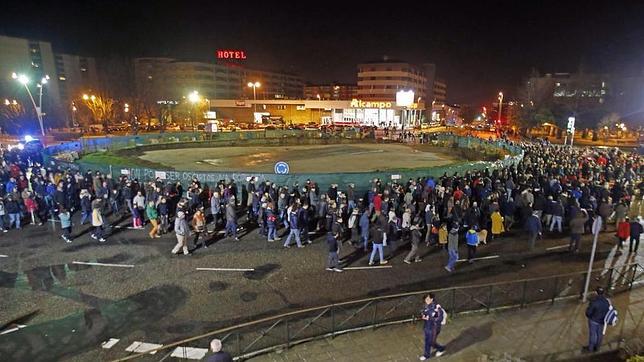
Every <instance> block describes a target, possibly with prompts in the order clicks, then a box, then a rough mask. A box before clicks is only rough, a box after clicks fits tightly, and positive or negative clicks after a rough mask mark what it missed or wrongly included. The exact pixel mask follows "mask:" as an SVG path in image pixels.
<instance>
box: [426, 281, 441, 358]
mask: <svg viewBox="0 0 644 362" xmlns="http://www.w3.org/2000/svg"><path fill="white" fill-rule="evenodd" d="M434 297H435V296H434V293H429V294H427V296H426V297H425V308H424V309H423V311H422V313H421V314H422V318H423V320H424V321H425V322H424V323H423V332H424V335H425V350H424V353H423V355H422V356H420V360H421V361H424V360H426V359H428V358H429V357H431V354H432V347H434V348H436V357H440V356H442V355H443V354H444V353H445V346H442V345H440V344H438V343H437V342H436V338H438V335H439V334H440V332H441V323H442V322H443V318H445V311H444V310H443V308H442V307H441V306H440V305H438V304H437V303H436V301H435V300H434Z"/></svg>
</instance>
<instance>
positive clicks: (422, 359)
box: [419, 356, 427, 361]
mask: <svg viewBox="0 0 644 362" xmlns="http://www.w3.org/2000/svg"><path fill="white" fill-rule="evenodd" d="M426 359H427V357H425V356H420V358H419V360H421V361H424V360H426Z"/></svg>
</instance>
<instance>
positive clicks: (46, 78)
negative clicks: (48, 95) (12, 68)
mask: <svg viewBox="0 0 644 362" xmlns="http://www.w3.org/2000/svg"><path fill="white" fill-rule="evenodd" d="M11 78H13V79H15V80H16V81H18V83H20V84H22V85H23V86H24V87H25V89H26V90H27V94H29V98H30V99H31V103H32V104H33V105H34V109H35V110H36V117H38V123H40V133H42V135H43V136H44V135H45V127H44V126H43V121H42V116H43V112H42V89H43V86H44V85H45V84H47V83H48V81H49V76H48V75H45V76H44V77H43V78H42V79H41V80H40V83H38V84H37V85H36V86H37V87H38V88H39V89H40V91H39V92H38V93H39V96H38V105H36V101H35V100H34V97H33V96H32V95H31V91H30V90H29V86H28V84H29V78H28V77H27V76H26V75H24V74H16V73H11Z"/></svg>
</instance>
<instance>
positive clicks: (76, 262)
mask: <svg viewBox="0 0 644 362" xmlns="http://www.w3.org/2000/svg"><path fill="white" fill-rule="evenodd" d="M72 264H82V265H94V266H113V267H117V268H134V265H131V264H108V263H92V262H85V261H72Z"/></svg>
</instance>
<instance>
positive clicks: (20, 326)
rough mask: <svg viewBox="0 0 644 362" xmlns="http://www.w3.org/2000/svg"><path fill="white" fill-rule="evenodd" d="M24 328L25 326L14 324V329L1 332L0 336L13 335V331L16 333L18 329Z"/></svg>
mask: <svg viewBox="0 0 644 362" xmlns="http://www.w3.org/2000/svg"><path fill="white" fill-rule="evenodd" d="M25 327H26V325H24V324H16V327H14V328H11V329H7V330H6V331H3V332H2V333H0V336H1V335H3V334H9V333H13V332H15V331H17V330H19V329H23V328H25Z"/></svg>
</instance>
